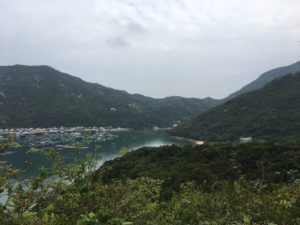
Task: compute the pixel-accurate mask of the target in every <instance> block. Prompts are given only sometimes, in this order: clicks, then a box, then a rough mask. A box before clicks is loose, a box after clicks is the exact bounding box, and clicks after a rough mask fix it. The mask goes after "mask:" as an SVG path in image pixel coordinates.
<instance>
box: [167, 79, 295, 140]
mask: <svg viewBox="0 0 300 225" xmlns="http://www.w3.org/2000/svg"><path fill="white" fill-rule="evenodd" d="M172 134H173V135H176V136H183V137H190V138H194V139H203V140H211V141H226V140H237V139H238V138H239V137H241V136H253V137H255V138H257V139H286V138H289V139H293V138H299V137H300V73H296V74H290V75H286V76H284V77H281V78H278V79H275V80H273V81H271V82H270V83H268V84H267V85H266V86H265V87H264V88H262V89H260V90H256V91H253V92H249V93H246V94H243V95H240V96H238V97H236V98H234V99H232V100H230V101H228V102H226V103H225V104H223V105H220V106H217V107H215V108H213V109H211V110H209V111H207V112H205V113H202V114H201V115H199V116H197V117H195V118H194V119H192V120H190V121H188V122H186V123H183V124H181V125H180V126H179V127H177V128H175V129H174V130H173V131H172Z"/></svg>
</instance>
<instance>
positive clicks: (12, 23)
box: [0, 0, 300, 98]
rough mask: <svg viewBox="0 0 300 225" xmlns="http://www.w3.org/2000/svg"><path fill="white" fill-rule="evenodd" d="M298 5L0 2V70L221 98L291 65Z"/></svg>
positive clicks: (266, 1)
mask: <svg viewBox="0 0 300 225" xmlns="http://www.w3.org/2000/svg"><path fill="white" fill-rule="evenodd" d="M299 9H300V1H299V0H0V65H12V64H26V65H49V66H52V67H54V68H56V69H58V70H61V71H63V72H67V73H70V74H72V75H75V76H79V77H81V78H82V79H84V80H86V81H90V82H97V83H100V84H103V85H106V86H109V87H113V88H117V89H122V90H127V91H128V92H130V93H141V94H144V95H148V96H152V97H165V96H170V95H181V96H187V97H199V98H202V97H206V96H211V97H215V98H222V97H225V96H226V95H228V94H230V93H231V92H233V91H236V90H237V89H239V88H240V87H241V86H243V85H245V84H246V83H248V82H250V81H252V80H254V79H255V78H257V76H258V75H260V74H261V73H262V72H264V71H266V70H269V69H272V68H274V67H278V66H284V65H288V64H291V63H294V62H296V61H299V60H300V42H299V41H300V13H299Z"/></svg>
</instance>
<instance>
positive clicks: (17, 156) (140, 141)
mask: <svg viewBox="0 0 300 225" xmlns="http://www.w3.org/2000/svg"><path fill="white" fill-rule="evenodd" d="M112 134H114V135H116V137H115V138H114V139H112V140H106V141H99V142H97V143H91V144H90V145H89V146H88V148H85V149H81V150H80V153H79V152H78V150H76V149H61V150H58V151H59V152H60V154H61V156H62V157H63V159H64V160H65V161H66V162H74V161H75V160H76V159H78V158H84V157H85V156H86V155H87V154H89V153H93V152H94V149H95V148H94V146H95V144H99V145H101V147H100V149H99V150H98V151H97V154H96V157H97V160H98V162H99V166H100V165H101V164H102V163H103V162H105V161H107V160H111V159H113V158H115V157H117V156H119V153H120V149H121V148H127V149H128V150H129V151H133V150H136V149H138V148H141V147H144V146H149V147H150V146H151V147H158V146H162V145H172V144H176V145H184V144H187V143H186V142H184V141H179V140H174V139H172V138H170V137H169V136H168V135H167V134H166V133H164V132H159V131H157V132H154V131H126V132H115V133H112ZM29 150H30V147H21V148H18V149H12V150H9V151H8V152H6V153H4V154H0V160H1V161H7V162H9V163H10V164H12V165H13V166H14V167H16V168H18V169H23V170H24V171H25V172H24V173H22V174H21V177H23V178H27V177H30V176H34V175H35V174H36V173H37V171H38V168H40V167H41V166H47V165H49V164H50V162H49V161H48V160H47V159H46V158H45V157H44V156H41V155H39V154H37V153H32V152H28V151H29Z"/></svg>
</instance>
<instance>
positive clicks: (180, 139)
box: [170, 136, 205, 145]
mask: <svg viewBox="0 0 300 225" xmlns="http://www.w3.org/2000/svg"><path fill="white" fill-rule="evenodd" d="M170 137H171V138H172V139H175V140H179V141H187V142H190V143H192V144H195V145H203V144H204V143H205V142H204V141H201V140H195V139H192V138H184V137H178V136H170Z"/></svg>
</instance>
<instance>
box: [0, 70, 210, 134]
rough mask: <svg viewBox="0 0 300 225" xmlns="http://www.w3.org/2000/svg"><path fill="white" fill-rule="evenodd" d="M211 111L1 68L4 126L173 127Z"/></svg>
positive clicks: (204, 103) (182, 101) (201, 103)
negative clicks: (175, 123) (184, 120)
mask: <svg viewBox="0 0 300 225" xmlns="http://www.w3.org/2000/svg"><path fill="white" fill-rule="evenodd" d="M212 106H213V102H212V101H210V100H200V99H196V98H182V97H168V98H164V99H154V98H150V97H145V96H142V95H138V94H129V93H127V92H125V91H120V90H115V89H112V88H108V87H104V86H102V85H99V84H95V83H88V82H85V81H83V80H81V79H79V78H77V77H74V76H71V75H68V74H65V73H62V72H59V71H57V70H55V69H53V68H51V67H48V66H23V65H15V66H1V67H0V126H1V127H48V126H61V125H62V126H108V125H112V126H123V127H131V128H145V127H151V126H154V125H157V126H170V125H172V124H173V123H174V122H176V121H177V120H182V119H185V118H189V117H191V116H194V115H196V114H198V113H199V112H202V111H205V110H207V109H209V108H210V107H212Z"/></svg>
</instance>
